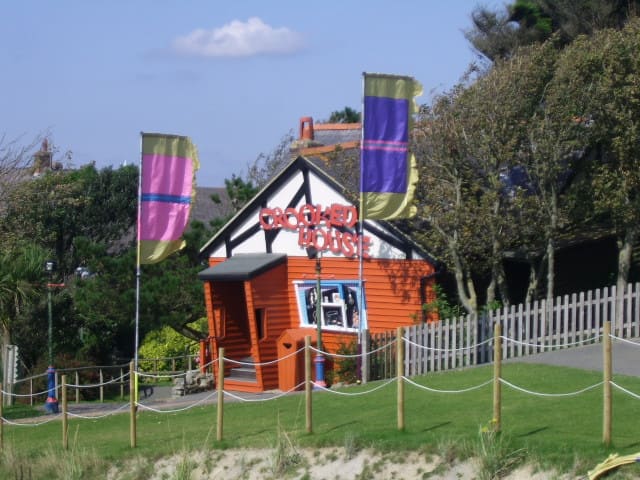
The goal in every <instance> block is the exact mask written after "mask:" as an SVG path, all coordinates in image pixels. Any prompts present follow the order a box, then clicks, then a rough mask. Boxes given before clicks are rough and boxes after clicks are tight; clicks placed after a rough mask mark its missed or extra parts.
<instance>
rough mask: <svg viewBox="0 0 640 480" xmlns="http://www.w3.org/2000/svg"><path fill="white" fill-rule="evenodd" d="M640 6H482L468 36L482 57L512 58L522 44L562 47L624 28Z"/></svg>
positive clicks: (535, 0)
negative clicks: (551, 41)
mask: <svg viewBox="0 0 640 480" xmlns="http://www.w3.org/2000/svg"><path fill="white" fill-rule="evenodd" d="M639 6H640V2H638V1H637V0H633V1H628V0H515V1H514V2H512V3H510V4H507V5H504V6H502V7H498V8H497V9H496V10H492V9H490V8H487V7H484V6H480V7H477V8H476V9H474V11H473V12H472V14H471V19H472V22H473V27H472V28H470V29H469V30H467V31H466V32H465V37H466V38H467V40H468V41H469V42H470V43H471V45H472V46H473V48H474V49H475V50H476V51H477V52H478V53H479V54H481V55H482V56H484V57H486V58H487V59H489V60H491V61H494V60H497V59H505V58H509V57H511V56H512V55H514V53H515V52H516V50H517V49H518V48H519V47H522V46H526V45H531V44H534V43H542V42H544V41H546V40H549V39H551V38H552V37H553V38H554V39H555V41H556V43H557V45H558V46H559V47H563V46H565V45H568V44H569V43H571V42H572V41H573V40H574V39H575V38H577V37H578V36H579V35H591V34H593V33H594V32H595V31H597V30H601V29H603V28H622V26H624V24H625V23H626V22H627V21H628V20H629V18H631V17H633V16H634V15H635V13H636V11H637V10H638V7H639Z"/></svg>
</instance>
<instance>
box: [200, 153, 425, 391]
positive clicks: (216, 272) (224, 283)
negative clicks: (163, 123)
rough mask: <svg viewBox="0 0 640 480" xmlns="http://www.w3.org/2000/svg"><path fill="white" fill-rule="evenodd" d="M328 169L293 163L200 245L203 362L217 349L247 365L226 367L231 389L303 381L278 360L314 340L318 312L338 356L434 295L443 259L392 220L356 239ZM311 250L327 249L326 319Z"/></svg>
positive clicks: (352, 215) (409, 315)
mask: <svg viewBox="0 0 640 480" xmlns="http://www.w3.org/2000/svg"><path fill="white" fill-rule="evenodd" d="M323 166H324V163H323V161H322V160H320V159H313V158H307V157H303V156H299V157H297V158H296V159H295V160H293V161H292V162H291V163H290V164H289V165H288V166H287V168H286V169H285V170H283V171H282V172H281V173H280V174H279V175H278V176H277V177H276V178H274V179H272V181H271V182H270V183H268V184H267V185H266V186H265V187H264V188H263V190H262V191H260V192H259V193H258V194H257V195H256V196H255V197H254V198H253V199H252V200H251V202H249V203H248V204H247V205H246V206H245V207H244V208H243V209H242V210H241V211H240V212H238V213H237V214H236V215H235V216H234V217H233V218H232V219H231V220H230V221H229V222H228V223H227V224H226V225H225V227H223V228H222V229H221V230H220V231H218V232H217V234H216V235H215V236H214V237H213V238H211V239H210V240H209V241H208V242H207V244H206V245H205V246H204V247H203V248H202V249H201V253H202V255H203V257H205V258H207V259H208V264H209V267H208V268H207V269H205V270H204V271H202V272H200V274H199V277H200V279H201V280H202V281H203V282H204V291H205V302H206V307H207V315H208V320H209V338H208V340H207V341H206V342H203V345H202V347H201V350H202V352H201V356H202V358H201V362H202V363H201V364H205V363H208V362H209V361H210V360H211V358H215V357H216V356H217V355H216V353H215V352H218V349H219V348H220V347H224V349H225V357H226V358H228V359H232V360H236V361H237V362H241V363H236V364H233V363H231V364H229V363H227V366H228V368H227V369H226V371H225V388H227V389H230V390H237V391H247V392H260V391H265V390H271V389H278V388H280V389H282V390H285V389H289V388H292V387H293V386H295V385H297V384H298V383H299V382H298V381H299V380H300V379H303V378H304V372H303V371H302V363H301V359H302V357H303V356H302V355H298V357H300V358H299V359H295V358H289V359H288V360H287V361H285V362H276V361H275V360H277V359H278V358H282V357H284V356H286V355H287V354H289V353H291V352H295V351H296V350H297V349H298V348H300V347H301V346H302V345H304V337H305V336H306V335H311V336H312V338H313V341H315V339H316V336H317V334H316V332H317V324H316V318H317V317H318V316H319V317H320V319H321V320H320V321H321V326H322V346H323V349H324V350H326V351H330V352H335V351H336V349H337V348H338V346H339V345H340V344H341V343H343V344H349V343H350V342H353V341H356V340H357V338H358V334H359V333H360V332H361V331H362V330H364V329H368V330H369V331H370V332H372V333H375V332H381V331H388V330H393V329H395V328H397V327H400V326H406V325H410V324H412V323H414V322H415V321H416V318H417V319H422V318H423V316H422V315H423V312H422V305H423V304H424V303H425V302H426V301H429V300H431V299H432V297H433V285H434V281H435V278H434V276H435V273H436V269H437V262H436V261H435V260H434V259H433V258H432V257H431V256H430V255H429V254H428V253H427V252H425V251H424V250H423V249H421V248H420V247H419V246H418V245H416V244H415V243H414V242H413V241H412V240H411V239H410V238H408V237H407V236H406V235H404V234H403V233H402V232H400V231H399V230H398V229H397V228H395V227H394V226H393V225H392V224H390V223H388V222H384V221H368V220H367V221H365V222H364V225H363V233H362V240H360V238H359V228H358V225H357V223H356V222H357V219H358V215H357V209H356V207H355V206H353V204H352V203H351V202H350V201H349V200H348V198H347V196H346V194H345V193H344V192H345V189H344V187H343V186H342V185H340V184H339V183H338V182H337V181H336V180H335V179H333V178H332V177H331V176H329V175H328V174H327V172H326V169H325V168H323ZM309 248H312V249H315V250H316V251H319V252H321V256H320V259H319V263H320V268H321V271H320V281H321V292H322V300H321V310H322V312H321V314H320V315H318V314H317V312H316V308H317V297H316V295H317V288H316V287H317V280H318V274H317V262H318V259H317V258H316V259H310V258H309V256H308V249H309ZM360 250H362V252H360ZM360 253H361V254H362V256H363V262H362V272H363V273H362V276H360V268H359V263H360V262H359V255H360ZM360 278H361V279H362V283H360ZM360 285H362V288H360ZM211 352H214V353H213V355H212V354H211ZM269 362H272V363H269Z"/></svg>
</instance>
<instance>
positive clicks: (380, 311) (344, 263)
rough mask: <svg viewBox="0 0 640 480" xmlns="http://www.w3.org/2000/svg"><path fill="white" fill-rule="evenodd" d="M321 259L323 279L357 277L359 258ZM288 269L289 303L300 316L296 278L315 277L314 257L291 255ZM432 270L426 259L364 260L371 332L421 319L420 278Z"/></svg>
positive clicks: (430, 285) (430, 286)
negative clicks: (294, 282)
mask: <svg viewBox="0 0 640 480" xmlns="http://www.w3.org/2000/svg"><path fill="white" fill-rule="evenodd" d="M321 262H322V263H321V267H322V274H321V278H322V280H326V281H330V280H354V281H357V280H358V260H357V259H346V258H333V257H329V258H323V259H322V260H321ZM288 269H289V303H290V304H291V305H292V312H293V313H294V314H296V316H297V300H296V297H295V290H294V288H293V281H294V280H305V281H312V280H315V279H316V274H315V260H309V259H307V258H304V257H291V258H289V259H288ZM433 272H434V268H433V265H431V264H430V263H429V262H427V261H424V260H377V259H368V260H365V262H364V266H363V279H364V281H365V284H364V285H365V297H366V302H367V315H368V326H369V330H370V331H371V332H372V333H376V332H382V331H387V330H393V329H395V328H397V327H403V326H407V325H411V324H413V323H414V322H415V318H418V319H421V315H422V303H421V297H420V279H421V278H423V277H428V276H429V275H431V274H433ZM433 281H434V280H433V278H431V279H430V280H428V281H427V286H426V290H427V292H426V293H427V298H429V297H430V296H432V295H433V293H432V291H433ZM416 316H417V317H416ZM298 322H299V320H298ZM298 325H299V323H298ZM296 326H297V325H296Z"/></svg>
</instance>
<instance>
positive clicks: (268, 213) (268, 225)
mask: <svg viewBox="0 0 640 480" xmlns="http://www.w3.org/2000/svg"><path fill="white" fill-rule="evenodd" d="M272 216H273V210H272V209H270V208H263V209H262V210H260V215H258V219H259V220H260V226H261V227H262V228H263V229H264V230H271V229H273V228H275V225H274V222H273V218H271V217H272ZM269 220H271V221H269Z"/></svg>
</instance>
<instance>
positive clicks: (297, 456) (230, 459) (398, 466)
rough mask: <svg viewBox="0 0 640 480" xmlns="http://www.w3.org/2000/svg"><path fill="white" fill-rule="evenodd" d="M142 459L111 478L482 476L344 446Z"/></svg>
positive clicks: (519, 473) (456, 465) (538, 476)
mask: <svg viewBox="0 0 640 480" xmlns="http://www.w3.org/2000/svg"><path fill="white" fill-rule="evenodd" d="M140 462H141V459H136V460H132V461H130V462H128V463H127V464H126V465H124V466H122V467H120V468H117V469H116V468H115V467H114V468H113V469H112V471H111V472H110V473H109V476H108V478H109V479H110V480H116V479H121V478H122V479H128V478H139V477H138V475H140V474H142V470H144V471H145V477H144V478H148V479H149V480H168V479H179V480H213V479H216V480H217V479H224V480H269V479H278V480H285V479H287V480H289V479H291V480H360V479H362V480H364V479H397V480H403V479H434V480H467V479H469V480H470V479H474V478H476V477H477V472H478V464H477V462H476V461H475V460H473V459H469V460H465V461H454V462H453V463H452V464H446V463H445V461H443V459H442V458H440V457H438V456H435V455H424V454H421V453H417V452H408V453H407V452H391V453H386V454H381V453H379V452H374V451H372V450H360V451H357V452H348V451H347V450H346V449H345V448H344V447H340V448H338V447H336V448H318V449H296V450H290V451H287V452H278V451H277V450H275V449H231V450H212V451H209V452H202V451H200V452H190V453H188V454H187V453H185V454H176V455H174V456H171V457H168V458H163V459H160V460H158V461H157V462H155V463H154V464H147V465H146V466H145V467H144V468H143V467H142V466H141V465H140ZM503 478H504V479H505V480H525V479H526V480H550V479H567V480H568V479H571V478H576V477H573V476H569V475H562V476H559V475H558V474H557V473H554V472H540V471H537V470H536V469H535V468H533V467H532V466H530V465H525V466H522V467H520V468H518V469H517V470H515V471H513V472H511V473H510V474H509V475H508V476H507V477H503Z"/></svg>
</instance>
